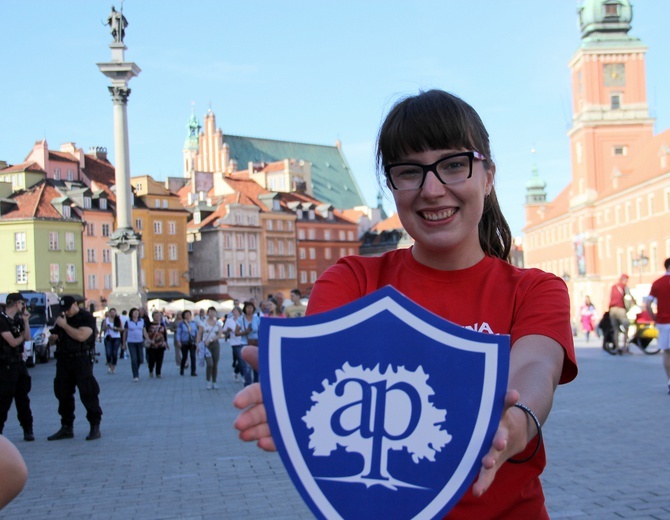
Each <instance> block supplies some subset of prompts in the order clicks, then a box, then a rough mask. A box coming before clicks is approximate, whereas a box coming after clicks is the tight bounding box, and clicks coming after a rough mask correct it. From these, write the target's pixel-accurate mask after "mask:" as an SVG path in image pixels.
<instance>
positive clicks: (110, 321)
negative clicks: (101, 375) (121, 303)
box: [102, 309, 123, 374]
mask: <svg viewBox="0 0 670 520" xmlns="http://www.w3.org/2000/svg"><path fill="white" fill-rule="evenodd" d="M122 331H123V327H122V325H121V318H119V315H118V314H116V309H109V313H108V314H107V316H106V317H105V319H104V320H103V321H102V332H103V334H104V335H105V355H106V357H107V373H108V374H113V373H114V372H115V371H116V362H117V361H118V357H119V347H120V346H121V332H122Z"/></svg>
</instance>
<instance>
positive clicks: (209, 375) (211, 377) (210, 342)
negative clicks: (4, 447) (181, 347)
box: [198, 307, 223, 390]
mask: <svg viewBox="0 0 670 520" xmlns="http://www.w3.org/2000/svg"><path fill="white" fill-rule="evenodd" d="M222 334H223V327H222V326H221V322H220V321H219V319H218V317H217V315H216V309H215V308H214V307H210V308H209V309H207V317H206V318H205V319H203V320H201V321H200V326H199V327H198V348H206V349H208V350H209V353H210V355H207V351H205V362H206V363H207V369H206V371H205V376H206V377H205V378H206V379H207V390H211V389H212V388H215V389H216V388H219V385H217V384H216V376H217V375H218V372H219V356H220V354H221V345H220V344H219V338H220V337H221V336H222Z"/></svg>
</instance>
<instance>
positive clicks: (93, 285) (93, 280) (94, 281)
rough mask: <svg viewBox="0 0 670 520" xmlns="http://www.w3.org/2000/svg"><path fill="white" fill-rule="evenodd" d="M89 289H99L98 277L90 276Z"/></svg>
mask: <svg viewBox="0 0 670 520" xmlns="http://www.w3.org/2000/svg"><path fill="white" fill-rule="evenodd" d="M88 288H89V289H97V288H98V277H97V276H96V275H94V274H89V275H88Z"/></svg>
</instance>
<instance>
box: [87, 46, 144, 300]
mask: <svg viewBox="0 0 670 520" xmlns="http://www.w3.org/2000/svg"><path fill="white" fill-rule="evenodd" d="M109 47H110V48H111V50H112V61H111V62H107V63H98V64H97V65H98V68H99V69H100V72H102V73H103V74H104V75H105V76H107V77H108V78H110V80H111V86H110V87H108V89H109V92H110V94H111V95H112V102H113V104H114V160H115V163H116V164H115V177H114V178H115V184H116V186H115V190H116V229H115V230H114V232H113V233H112V234H111V237H110V241H109V245H110V246H112V249H113V255H112V285H113V290H112V293H111V294H110V296H109V300H108V305H109V307H115V308H117V309H119V311H120V310H121V309H130V308H131V307H139V306H143V305H146V294H145V293H144V291H142V290H141V287H140V261H139V247H140V243H141V240H142V239H141V236H140V235H139V234H138V233H136V232H135V231H134V230H133V227H132V222H131V219H132V200H133V197H132V191H131V187H130V160H129V157H130V153H129V146H128V114H127V110H126V107H127V104H128V96H129V95H130V89H129V88H128V81H130V79H131V78H133V77H134V76H137V75H138V74H139V73H140V69H139V67H138V66H137V65H135V64H134V63H128V62H126V61H125V60H124V51H125V50H126V46H125V45H124V44H123V41H115V42H114V43H111V44H110V46H109Z"/></svg>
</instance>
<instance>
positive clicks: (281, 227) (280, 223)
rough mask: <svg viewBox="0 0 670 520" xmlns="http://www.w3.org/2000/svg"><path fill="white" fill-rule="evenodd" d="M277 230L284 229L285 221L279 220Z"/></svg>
mask: <svg viewBox="0 0 670 520" xmlns="http://www.w3.org/2000/svg"><path fill="white" fill-rule="evenodd" d="M277 231H284V223H283V222H282V221H281V220H278V221H277Z"/></svg>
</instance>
